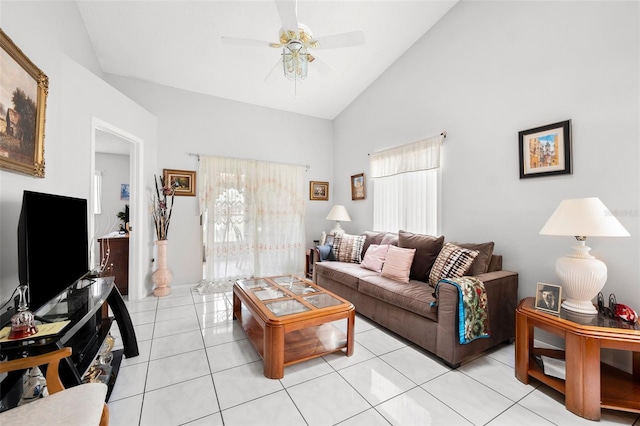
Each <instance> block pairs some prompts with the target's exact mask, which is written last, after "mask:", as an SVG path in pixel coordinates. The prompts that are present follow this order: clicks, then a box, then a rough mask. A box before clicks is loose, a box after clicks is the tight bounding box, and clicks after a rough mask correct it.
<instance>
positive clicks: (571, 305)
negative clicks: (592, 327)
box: [556, 241, 607, 315]
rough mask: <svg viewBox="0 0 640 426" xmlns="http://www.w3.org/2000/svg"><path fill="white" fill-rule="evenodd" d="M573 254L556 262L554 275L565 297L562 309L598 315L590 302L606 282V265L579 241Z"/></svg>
mask: <svg viewBox="0 0 640 426" xmlns="http://www.w3.org/2000/svg"><path fill="white" fill-rule="evenodd" d="M573 249H574V252H573V253H572V254H570V255H568V256H564V257H560V258H558V260H557V261H556V274H558V277H559V278H560V280H561V281H562V292H563V295H564V296H566V299H565V301H564V302H562V307H563V308H565V309H566V310H568V311H572V312H578V313H581V314H590V315H595V314H597V313H598V311H597V309H596V308H595V307H594V306H593V303H592V300H593V299H594V298H595V297H596V296H597V295H598V293H599V292H600V291H601V290H602V287H604V283H605V282H606V281H607V265H605V264H604V262H602V261H600V260H598V259H596V258H594V257H593V256H591V255H590V254H589V250H591V248H590V247H587V246H586V245H585V243H584V241H579V242H578V245H577V246H574V247H573Z"/></svg>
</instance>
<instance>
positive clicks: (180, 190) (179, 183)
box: [162, 169, 196, 197]
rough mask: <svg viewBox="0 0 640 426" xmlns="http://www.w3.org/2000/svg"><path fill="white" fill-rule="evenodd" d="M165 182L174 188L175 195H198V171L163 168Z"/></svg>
mask: <svg viewBox="0 0 640 426" xmlns="http://www.w3.org/2000/svg"><path fill="white" fill-rule="evenodd" d="M162 175H163V179H164V182H165V183H166V184H167V185H169V186H171V187H172V188H173V189H174V194H175V195H184V196H189V197H194V196H195V195H196V172H194V171H192V170H172V169H163V170H162Z"/></svg>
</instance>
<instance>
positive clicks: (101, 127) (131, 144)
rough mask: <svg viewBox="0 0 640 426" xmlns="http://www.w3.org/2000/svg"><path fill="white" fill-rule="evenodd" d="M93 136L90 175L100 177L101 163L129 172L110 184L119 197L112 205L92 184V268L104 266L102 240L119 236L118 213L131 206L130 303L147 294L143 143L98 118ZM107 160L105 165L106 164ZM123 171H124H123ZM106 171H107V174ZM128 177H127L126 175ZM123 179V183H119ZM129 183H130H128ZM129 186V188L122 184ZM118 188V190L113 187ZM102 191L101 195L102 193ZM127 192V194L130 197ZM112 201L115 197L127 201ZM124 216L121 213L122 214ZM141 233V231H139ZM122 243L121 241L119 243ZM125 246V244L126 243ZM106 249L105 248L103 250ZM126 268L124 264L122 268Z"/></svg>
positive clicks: (111, 197) (94, 120) (129, 241)
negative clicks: (143, 276)
mask: <svg viewBox="0 0 640 426" xmlns="http://www.w3.org/2000/svg"><path fill="white" fill-rule="evenodd" d="M91 133H92V135H91V154H92V155H91V175H92V176H94V179H95V176H96V175H98V172H101V171H102V170H99V169H100V167H96V163H98V164H107V165H111V166H112V167H116V169H117V167H121V168H125V169H124V170H125V171H126V172H128V173H123V172H121V173H119V174H120V175H121V177H119V178H118V179H119V180H118V183H117V184H114V181H113V180H111V181H110V184H109V185H110V186H111V188H109V190H110V191H112V192H113V191H114V190H115V191H116V195H113V194H112V195H111V196H110V200H109V202H105V201H104V197H102V194H105V195H106V193H107V192H106V191H105V188H104V187H103V188H102V190H101V189H100V187H99V186H97V185H95V181H94V184H93V185H91V203H90V204H91V206H90V211H91V213H92V214H90V215H89V229H90V231H91V240H90V247H89V248H90V251H91V252H90V256H91V259H92V261H91V264H92V267H93V268H96V267H99V266H100V263H101V259H100V252H101V247H100V244H99V242H98V240H99V239H101V238H103V237H108V236H113V235H117V234H119V230H120V223H123V225H124V222H122V221H121V220H120V219H119V218H118V213H120V212H122V213H124V205H125V204H126V205H127V206H128V216H129V225H130V231H129V233H128V238H126V240H128V274H126V275H127V283H126V284H127V286H126V287H127V290H128V291H127V293H128V298H129V300H139V299H142V298H143V297H144V296H145V295H146V294H145V290H144V280H143V278H142V270H141V268H140V266H139V265H140V260H141V259H142V235H140V234H141V232H139V231H138V230H137V229H136V228H137V226H140V230H142V226H141V224H142V223H143V221H142V217H141V215H142V212H143V207H142V196H141V194H142V193H143V191H142V182H143V180H142V155H141V150H142V140H141V139H140V138H138V137H136V136H134V135H131V134H129V133H127V132H125V131H123V130H122V129H119V128H117V127H115V126H113V125H111V124H109V123H106V122H104V121H102V120H100V119H98V118H95V117H94V118H93V120H92V132H91ZM105 161H106V162H105ZM120 170H122V169H120ZM104 172H107V171H104ZM126 174H128V176H125V175H126ZM121 180H122V182H120V181H121ZM125 180H127V182H125ZM125 184H128V188H124V187H123V186H122V185H125ZM114 185H117V187H115V188H114V187H113V186H114ZM101 192H102V194H101ZM127 192H128V194H127ZM126 195H128V198H129V199H128V200H124V199H120V200H113V198H116V197H117V198H126ZM96 210H100V211H101V212H100V214H95V213H96ZM121 216H122V214H121ZM136 231H138V232H136ZM122 242H123V241H122V240H121V241H120V243H122ZM124 244H126V242H124ZM103 249H104V247H103ZM124 266H125V265H121V268H122V267H124Z"/></svg>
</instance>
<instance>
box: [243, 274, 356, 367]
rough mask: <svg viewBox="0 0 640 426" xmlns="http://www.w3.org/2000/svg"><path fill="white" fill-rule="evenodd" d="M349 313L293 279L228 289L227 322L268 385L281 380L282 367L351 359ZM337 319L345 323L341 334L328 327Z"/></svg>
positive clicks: (344, 304)
mask: <svg viewBox="0 0 640 426" xmlns="http://www.w3.org/2000/svg"><path fill="white" fill-rule="evenodd" d="M243 306H244V307H245V308H246V309H243ZM355 313H356V311H355V308H354V306H353V304H351V302H348V301H347V300H345V299H342V298H341V297H339V296H337V295H335V294H333V293H331V292H329V291H327V290H325V289H323V288H322V287H319V286H316V285H315V284H313V283H312V282H311V281H309V280H307V279H305V278H301V277H297V276H295V277H293V276H291V275H285V276H280V277H266V278H255V279H249V280H240V281H237V282H236V283H235V284H234V285H233V316H234V318H235V319H237V320H238V321H239V322H240V324H242V328H243V329H244V330H245V332H246V333H247V336H248V337H249V340H251V342H252V343H253V346H254V347H255V348H256V350H257V351H258V352H259V353H260V356H261V357H262V359H263V360H264V375H265V377H268V378H270V379H281V378H282V377H284V367H286V366H288V365H291V364H295V363H298V362H302V361H306V360H308V359H312V358H316V357H319V356H322V355H326V354H329V353H332V352H337V351H340V350H342V349H346V354H347V356H351V355H352V354H353V345H354V343H353V327H354V324H355ZM341 319H346V320H347V332H346V334H345V333H344V332H343V331H341V330H340V329H338V328H336V327H335V326H334V325H332V324H330V323H331V322H332V321H337V320H341Z"/></svg>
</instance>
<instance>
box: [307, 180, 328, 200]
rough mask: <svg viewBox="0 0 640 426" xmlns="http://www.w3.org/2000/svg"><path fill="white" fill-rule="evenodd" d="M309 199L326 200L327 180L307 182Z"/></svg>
mask: <svg viewBox="0 0 640 426" xmlns="http://www.w3.org/2000/svg"><path fill="white" fill-rule="evenodd" d="M309 199H310V200H325V201H326V200H328V199H329V182H317V181H313V180H312V181H310V182H309Z"/></svg>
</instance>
